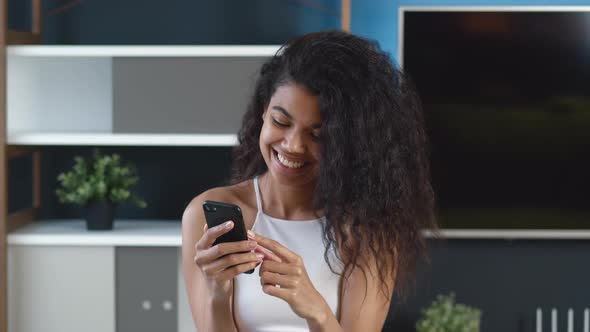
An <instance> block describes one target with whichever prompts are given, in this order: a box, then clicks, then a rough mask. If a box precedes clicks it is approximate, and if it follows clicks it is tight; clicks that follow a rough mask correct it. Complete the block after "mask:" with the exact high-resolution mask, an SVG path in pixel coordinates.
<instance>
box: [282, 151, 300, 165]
mask: <svg viewBox="0 0 590 332" xmlns="http://www.w3.org/2000/svg"><path fill="white" fill-rule="evenodd" d="M277 156H279V162H280V163H281V164H283V165H284V166H286V167H289V168H299V167H301V166H303V162H301V161H299V162H295V161H290V160H287V159H286V158H285V157H283V156H282V155H281V154H280V153H278V152H277Z"/></svg>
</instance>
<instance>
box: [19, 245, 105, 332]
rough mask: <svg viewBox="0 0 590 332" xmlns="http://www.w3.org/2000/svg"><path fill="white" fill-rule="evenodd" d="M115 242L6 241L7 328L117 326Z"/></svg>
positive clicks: (25, 331)
mask: <svg viewBox="0 0 590 332" xmlns="http://www.w3.org/2000/svg"><path fill="white" fill-rule="evenodd" d="M113 258H114V247H106V246H102V247H94V246H89V247H81V246H20V245H9V246H8V331H9V332H39V331H48V332H49V331H56V332H57V331H61V332H79V331H87V332H109V331H112V332H114V331H115V306H114V304H115V279H114V278H113V277H114V275H115V265H114V259H113Z"/></svg>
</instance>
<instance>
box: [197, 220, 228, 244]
mask: <svg viewBox="0 0 590 332" xmlns="http://www.w3.org/2000/svg"><path fill="white" fill-rule="evenodd" d="M233 227H234V222H233V221H231V220H230V221H226V222H224V223H223V224H220V225H217V226H215V227H212V228H209V229H207V231H206V232H205V233H204V234H203V236H202V237H201V239H200V240H199V242H197V249H199V250H202V249H207V248H209V247H211V246H212V245H213V242H215V240H217V238H218V237H220V236H222V235H223V234H225V233H227V232H229V231H230V230H231V229H232V228H233Z"/></svg>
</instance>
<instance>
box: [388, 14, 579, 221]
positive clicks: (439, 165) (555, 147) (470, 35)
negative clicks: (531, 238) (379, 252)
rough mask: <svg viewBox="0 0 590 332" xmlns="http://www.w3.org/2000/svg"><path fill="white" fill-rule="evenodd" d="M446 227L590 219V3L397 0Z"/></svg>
mask: <svg viewBox="0 0 590 332" xmlns="http://www.w3.org/2000/svg"><path fill="white" fill-rule="evenodd" d="M399 22H400V23H399V24H400V27H399V42H400V44H399V52H400V53H399V55H398V60H399V62H400V65H401V66H402V67H403V69H404V70H405V71H406V72H407V73H408V75H409V77H410V79H411V80H412V81H413V82H414V84H415V86H416V88H417V90H418V93H419V95H420V97H421V100H422V103H423V108H424V112H425V115H426V119H427V125H428V130H429V133H430V140H431V160H432V161H431V162H432V181H433V187H434V189H435V192H436V194H437V200H438V209H439V219H440V221H441V223H442V225H443V227H446V228H508V229H510V228H533V229H544V228H548V229H590V7H543V8H542V7H518V8H516V7H513V8H511V7H497V8H495V7H493V8H492V7H481V8H477V7H475V8H474V7H471V8H461V7H444V8H432V7H419V8H416V7H412V8H409V7H406V8H403V7H402V8H400V17H399Z"/></svg>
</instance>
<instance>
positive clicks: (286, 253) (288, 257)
mask: <svg viewBox="0 0 590 332" xmlns="http://www.w3.org/2000/svg"><path fill="white" fill-rule="evenodd" d="M248 237H249V238H250V239H252V240H255V241H256V242H258V244H259V245H261V246H262V247H264V248H265V249H268V250H270V251H272V252H273V253H274V254H275V255H277V256H279V257H280V258H281V259H282V260H284V261H287V262H296V261H298V260H300V257H299V256H297V254H295V253H294V252H292V251H291V250H289V249H287V247H285V246H283V245H282V244H280V243H278V242H277V241H275V240H271V239H269V238H267V237H264V236H262V235H260V234H256V233H254V232H252V231H248Z"/></svg>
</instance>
